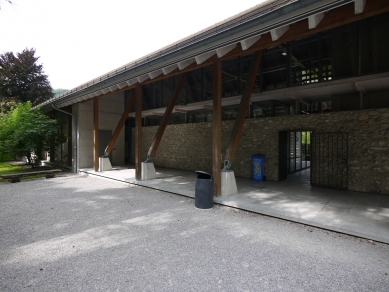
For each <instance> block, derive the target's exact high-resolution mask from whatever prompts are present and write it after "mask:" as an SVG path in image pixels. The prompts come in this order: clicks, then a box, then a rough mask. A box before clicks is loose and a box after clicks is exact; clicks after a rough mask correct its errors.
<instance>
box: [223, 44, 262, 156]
mask: <svg viewBox="0 0 389 292" xmlns="http://www.w3.org/2000/svg"><path fill="white" fill-rule="evenodd" d="M261 59H262V51H258V52H255V53H254V57H253V61H252V63H251V66H250V71H249V74H248V76H247V82H246V85H245V87H244V90H243V94H242V98H241V100H240V105H239V109H238V113H237V115H236V119H235V122H234V127H233V128H232V132H231V137H230V141H229V143H228V147H227V151H226V156H225V159H224V160H226V161H228V162H230V163H231V162H233V161H234V159H235V156H236V150H237V149H238V145H239V140H240V137H241V135H242V130H243V124H244V121H245V116H246V113H247V110H248V108H249V105H250V99H251V94H252V92H253V88H254V83H255V80H256V78H257V72H258V69H259V65H260V63H261Z"/></svg>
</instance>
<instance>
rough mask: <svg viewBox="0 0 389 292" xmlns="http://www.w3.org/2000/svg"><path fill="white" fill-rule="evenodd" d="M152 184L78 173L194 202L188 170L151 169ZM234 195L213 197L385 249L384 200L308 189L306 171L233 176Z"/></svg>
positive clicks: (387, 217)
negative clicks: (258, 177) (272, 176)
mask: <svg viewBox="0 0 389 292" xmlns="http://www.w3.org/2000/svg"><path fill="white" fill-rule="evenodd" d="M156 169H157V179H154V180H148V181H136V180H135V169H134V168H128V167H117V168H114V169H113V170H111V171H105V172H95V171H93V170H92V169H83V170H81V171H82V172H84V173H88V174H92V175H98V176H101V177H105V178H109V179H115V180H118V181H122V182H128V183H131V184H136V185H141V186H145V187H149V188H154V189H157V190H162V191H167V192H171V193H175V194H179V195H183V196H187V197H194V190H195V178H196V174H195V173H194V172H193V171H185V170H177V169H168V168H158V167H157V168H156ZM236 180H237V185H238V194H237V195H234V196H229V197H214V202H215V203H219V204H222V205H226V206H230V207H235V208H239V209H243V210H248V211H252V212H255V213H260V214H264V215H269V216H273V217H277V218H282V219H286V220H291V221H294V222H299V223H303V224H307V225H311V226H316V227H320V228H325V229H329V230H333V231H337V232H342V233H345V234H350V235H355V236H359V237H363V238H368V239H372V240H375V241H380V242H384V243H388V244H389V196H387V195H377V194H371V193H361V192H353V191H342V190H334V189H328V188H320V187H312V186H311V185H310V183H309V170H305V171H301V172H297V173H294V174H292V175H289V177H288V179H287V180H285V181H282V182H273V181H265V182H260V183H259V182H255V181H253V180H251V179H247V178H241V177H238V178H237V179H236Z"/></svg>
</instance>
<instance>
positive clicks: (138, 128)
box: [134, 84, 142, 180]
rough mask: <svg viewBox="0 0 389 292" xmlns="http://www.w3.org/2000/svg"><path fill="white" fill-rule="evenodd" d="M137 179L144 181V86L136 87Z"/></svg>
mask: <svg viewBox="0 0 389 292" xmlns="http://www.w3.org/2000/svg"><path fill="white" fill-rule="evenodd" d="M134 97H135V178H136V180H141V179H142V86H140V85H139V84H138V85H137V86H136V87H135V96H134Z"/></svg>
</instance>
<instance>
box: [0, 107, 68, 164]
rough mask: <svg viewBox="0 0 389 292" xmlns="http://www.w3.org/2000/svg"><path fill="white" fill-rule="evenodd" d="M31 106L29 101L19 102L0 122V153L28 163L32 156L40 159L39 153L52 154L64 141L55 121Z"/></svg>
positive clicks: (63, 135)
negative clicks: (49, 152)
mask: <svg viewBox="0 0 389 292" xmlns="http://www.w3.org/2000/svg"><path fill="white" fill-rule="evenodd" d="M31 107H32V105H31V102H26V103H19V105H18V107H17V108H16V109H14V110H12V111H11V112H9V113H7V114H5V115H4V116H3V117H2V118H1V119H0V152H2V153H6V154H8V156H9V155H13V156H26V157H27V160H28V163H29V164H33V163H34V160H35V159H34V156H37V158H38V160H40V158H41V157H40V156H41V154H42V150H47V151H49V150H51V151H53V149H55V148H56V147H58V146H59V145H61V144H62V143H64V142H65V141H66V140H67V137H66V135H65V134H62V133H61V124H60V122H59V121H58V120H55V119H51V118H50V117H48V116H46V115H45V114H43V113H42V112H41V110H40V108H36V109H31ZM53 156H54V155H53Z"/></svg>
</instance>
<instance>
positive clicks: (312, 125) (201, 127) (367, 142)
mask: <svg viewBox="0 0 389 292" xmlns="http://www.w3.org/2000/svg"><path fill="white" fill-rule="evenodd" d="M232 125H233V121H223V152H222V153H223V155H224V153H225V150H226V147H227V142H228V139H229V136H230V133H231V130H232ZM157 128H158V127H144V128H143V140H142V143H143V159H146V155H147V151H148V148H149V146H150V145H151V142H152V139H153V137H154V134H155V132H156V130H157ZM299 130H308V131H317V132H348V134H349V140H348V142H349V149H348V154H349V184H348V187H349V189H350V190H357V191H365V192H373V193H384V194H389V147H388V146H389V109H388V108H384V109H376V110H358V111H343V112H332V113H323V114H311V115H296V116H283V117H269V118H258V119H248V120H246V122H245V125H244V129H243V133H242V138H241V142H240V145H239V149H238V151H237V157H236V160H235V162H234V164H233V166H232V169H233V170H234V171H235V175H236V176H242V177H252V170H251V155H252V154H257V153H261V154H264V155H265V156H266V160H265V175H266V178H267V179H268V180H275V181H276V180H278V135H279V134H278V133H279V131H299ZM133 137H134V135H133ZM131 149H132V153H131V161H132V162H133V161H134V150H133V149H134V139H133V141H132V148H131ZM154 161H155V164H156V165H157V166H162V167H169V168H177V169H187V170H197V169H199V170H204V171H209V172H210V171H211V170H212V123H197V124H177V125H168V126H167V128H166V131H165V134H164V136H163V138H162V141H161V144H160V146H159V149H158V152H157V154H156V157H155V160H154Z"/></svg>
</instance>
